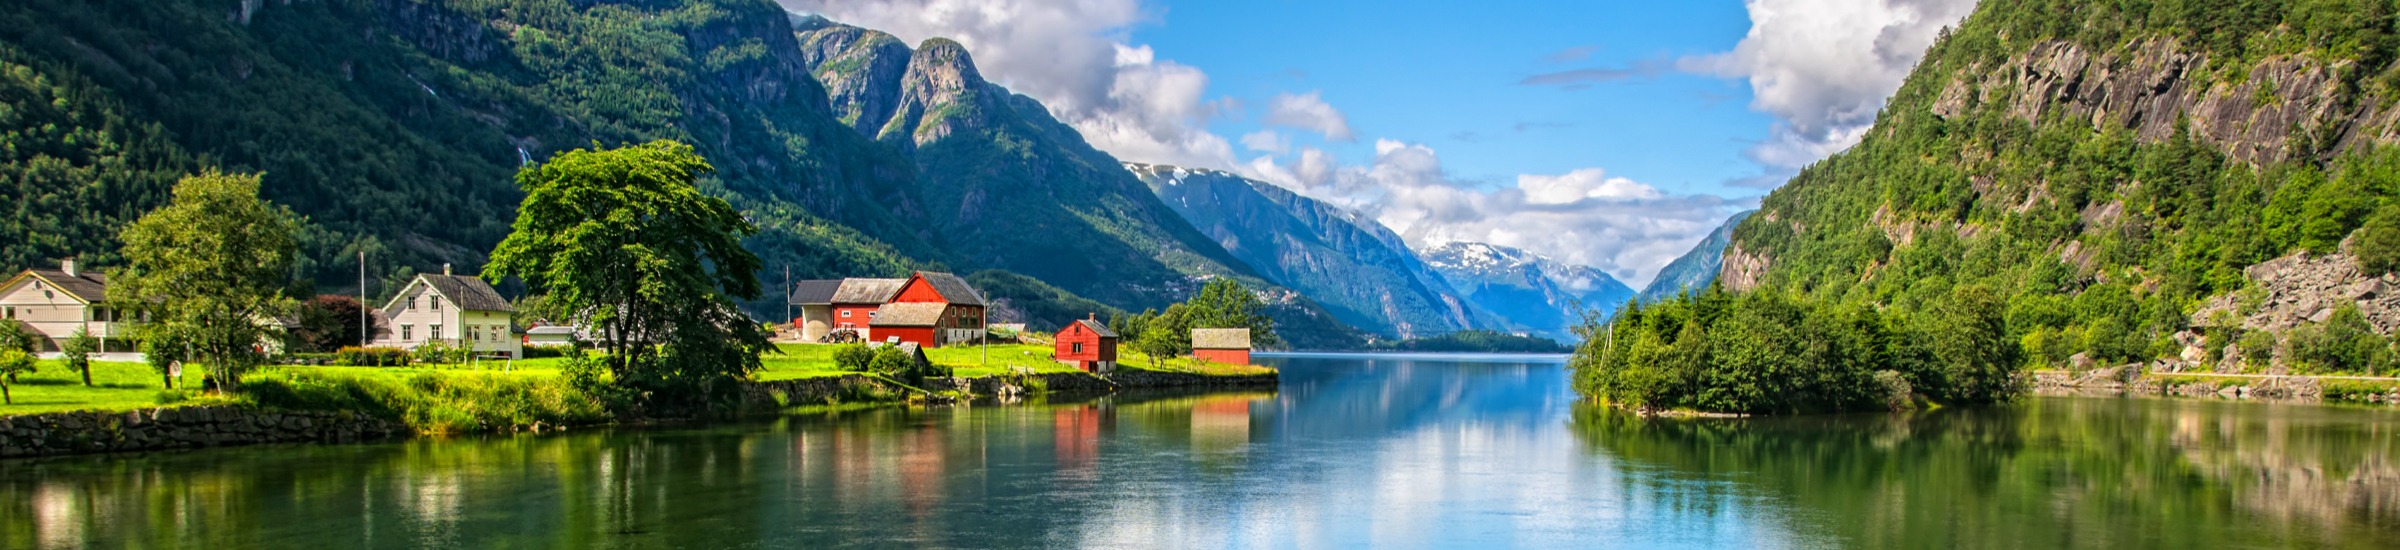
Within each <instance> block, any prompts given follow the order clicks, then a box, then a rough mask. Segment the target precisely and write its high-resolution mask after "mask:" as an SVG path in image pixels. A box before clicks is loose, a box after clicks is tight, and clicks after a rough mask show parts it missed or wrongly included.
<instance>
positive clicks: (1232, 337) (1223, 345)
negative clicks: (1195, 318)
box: [1192, 328, 1250, 349]
mask: <svg viewBox="0 0 2400 550" xmlns="http://www.w3.org/2000/svg"><path fill="white" fill-rule="evenodd" d="M1192 349H1250V329H1246V328H1196V329H1192Z"/></svg>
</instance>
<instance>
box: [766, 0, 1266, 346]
mask: <svg viewBox="0 0 2400 550" xmlns="http://www.w3.org/2000/svg"><path fill="white" fill-rule="evenodd" d="M799 28H800V29H801V30H800V34H799V40H800V43H801V52H802V62H803V63H805V65H806V67H807V68H808V70H810V71H811V72H812V73H813V74H815V75H816V76H817V78H818V79H820V80H822V81H824V82H827V83H830V84H829V90H830V92H831V93H832V95H831V99H832V101H833V103H832V105H833V108H834V109H835V110H836V111H837V112H838V114H839V116H840V117H841V118H842V121H843V123H845V125H847V126H848V127H849V128H851V129H852V130H854V131H855V132H857V133H858V134H859V135H862V136H867V137H871V138H873V139H875V140H876V141H878V142H881V143H883V144H886V145H890V146H892V147H894V148H896V149H898V150H901V151H904V152H905V154H906V155H907V156H908V157H909V158H911V159H913V160H914V161H915V163H916V165H917V167H918V169H919V173H921V174H923V177H921V178H920V179H919V182H918V183H919V186H920V187H919V194H918V197H919V198H921V199H922V201H921V202H919V203H917V204H915V205H912V206H914V208H912V211H913V212H917V213H920V214H921V215H922V217H923V218H924V220H925V221H926V222H928V224H927V226H926V229H925V230H926V231H931V232H938V233H940V234H943V235H945V236H947V238H948V239H949V240H950V241H951V242H952V243H954V248H956V249H957V250H958V251H959V253H960V255H961V256H962V257H963V259H964V261H967V262H969V263H973V264H975V265H978V266H988V267H994V268H1001V269H1007V270H1010V271H1014V272H1018V273H1023V274H1026V275H1031V276H1033V277H1035V278H1038V279H1041V280H1044V281H1048V282H1050V283H1051V284H1053V285H1058V286H1059V287H1061V288H1064V289H1067V290H1070V291H1073V292H1075V293H1077V294H1081V295H1084V296H1089V297H1092V298H1095V299H1099V300H1101V301H1104V302H1112V303H1122V304H1127V305H1128V307H1135V308H1139V307H1150V306H1164V305H1165V304H1166V303H1169V302H1173V301H1176V300H1177V299H1179V297H1180V296H1181V295H1182V294H1183V293H1185V292H1188V290H1189V288H1185V287H1193V288H1196V285H1195V283H1194V281H1195V279H1193V278H1192V277H1191V276H1195V275H1225V276H1249V277H1256V276H1257V273H1255V272H1253V271H1251V270H1250V269H1249V267H1248V266H1247V265H1244V264H1243V263H1242V262H1241V261H1239V260H1236V259H1234V258H1233V257H1232V256H1231V255H1230V254H1227V253H1226V252H1225V250H1224V249H1223V248H1222V247H1219V246H1217V244H1216V243H1215V242H1213V241H1211V240H1209V239H1208V237H1207V236H1205V235H1202V234H1200V232H1199V231H1197V230H1194V229H1193V228H1192V226H1191V224H1189V223H1185V222H1184V221H1183V220H1182V218H1180V217H1178V216H1177V215H1176V214H1175V213H1174V212H1173V211H1171V210H1169V209H1168V208H1167V207H1166V205H1164V204H1161V203H1160V202H1159V201H1158V198H1157V197H1156V196H1153V195H1152V194H1151V193H1150V190H1149V188H1147V187H1145V186H1143V185H1142V183H1141V182H1140V181H1138V180H1136V179H1134V177H1133V174H1131V173H1128V172H1126V170H1125V169H1124V167H1122V166H1120V165H1119V164H1118V162H1117V160H1116V159H1115V158H1113V157H1110V156H1109V155H1108V154H1107V153H1102V152H1100V151H1099V150H1098V149H1093V148H1092V147H1091V145H1089V144H1087V143H1085V142H1084V140H1083V136H1082V135H1081V134H1078V133H1077V132H1075V130H1074V129H1072V128H1069V127H1067V126H1066V125H1065V124H1062V123H1060V122H1058V121H1057V120H1056V119H1053V118H1051V116H1050V111H1049V109H1048V108H1046V107H1043V106H1042V105H1041V104H1040V103H1038V102H1035V101H1034V100H1033V99H1032V98H1028V97H1025V96H1022V95H1017V94H1013V93H1010V92H1009V91H1008V90H1007V89H1004V88H1001V87H1000V86H998V85H995V84H992V83H990V82H988V81H985V80H984V79H983V77H982V75H981V73H979V72H978V71H977V69H976V67H975V63H974V60H973V58H972V57H971V56H970V55H969V54H968V52H967V50H966V48H965V47H963V46H960V45H959V44H958V43H957V42H952V41H950V40H946V39H940V38H935V39H929V40H926V41H925V43H924V44H921V45H920V46H919V47H917V48H914V49H911V48H908V47H907V46H905V45H902V44H900V43H899V41H898V40H897V39H894V38H892V37H891V36H890V35H886V34H884V33H881V32H877V31H873V30H867V29H861V28H858V27H852V26H847V25H841V24H838V23H833V22H829V21H826V20H824V19H822V18H804V19H801V20H800V24H799Z"/></svg>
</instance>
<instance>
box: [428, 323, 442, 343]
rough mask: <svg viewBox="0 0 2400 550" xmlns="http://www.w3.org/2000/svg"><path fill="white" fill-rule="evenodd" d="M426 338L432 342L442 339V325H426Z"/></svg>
mask: <svg viewBox="0 0 2400 550" xmlns="http://www.w3.org/2000/svg"><path fill="white" fill-rule="evenodd" d="M425 338H427V339H431V340H440V339H442V325H441V324H440V323H435V324H431V325H425Z"/></svg>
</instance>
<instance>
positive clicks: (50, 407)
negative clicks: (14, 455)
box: [0, 361, 201, 415]
mask: <svg viewBox="0 0 2400 550" xmlns="http://www.w3.org/2000/svg"><path fill="white" fill-rule="evenodd" d="M38 368H39V369H40V370H39V371H36V372H34V373H32V374H24V375H18V376H17V383H15V384H9V385H8V394H9V396H10V397H11V398H13V400H14V404H9V405H0V415H18V414H35V413H46V412H58V411H82V410H103V411H129V410H134V409H143V408H151V407H157V406H158V405H159V403H158V401H159V392H160V391H161V390H162V389H163V388H161V387H160V384H162V383H164V382H165V379H164V378H162V377H160V376H159V374H158V371H153V370H150V366H149V365H145V364H141V363H103V362H93V363H92V387H89V388H86V387H84V386H83V376H82V375H79V374H76V373H75V372H74V371H69V370H67V365H66V363H64V362H60V361H42V362H41V364H40V366H39V367H38ZM200 377H201V375H200V369H197V368H187V369H184V372H183V379H182V380H181V381H179V382H178V383H177V384H176V387H179V388H189V389H190V390H191V391H189V392H187V394H190V395H197V394H198V393H199V388H200Z"/></svg>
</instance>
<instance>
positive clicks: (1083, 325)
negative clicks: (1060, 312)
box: [1053, 318, 1117, 372]
mask: <svg viewBox="0 0 2400 550" xmlns="http://www.w3.org/2000/svg"><path fill="white" fill-rule="evenodd" d="M1057 340H1058V350H1057V352H1056V353H1054V354H1053V355H1055V356H1057V357H1058V362H1060V363H1066V364H1068V365H1071V366H1073V367H1075V368H1078V369H1083V370H1084V371H1087V372H1100V371H1106V370H1110V369H1109V367H1110V366H1113V364H1114V363H1116V362H1117V332H1116V331H1113V330H1108V327H1107V326H1106V325H1102V324H1100V321H1098V320H1096V319H1092V318H1086V319H1084V320H1081V321H1076V322H1073V323H1067V326H1066V327H1065V328H1060V329H1058V338H1057Z"/></svg>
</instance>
